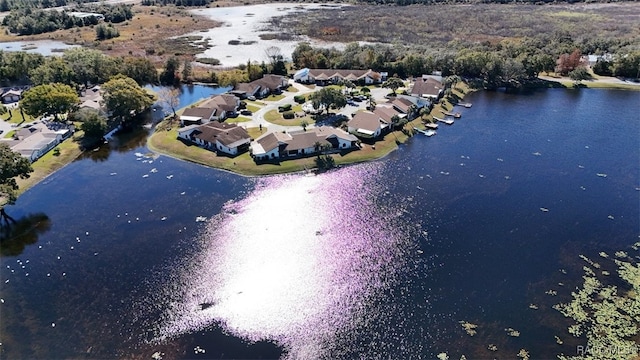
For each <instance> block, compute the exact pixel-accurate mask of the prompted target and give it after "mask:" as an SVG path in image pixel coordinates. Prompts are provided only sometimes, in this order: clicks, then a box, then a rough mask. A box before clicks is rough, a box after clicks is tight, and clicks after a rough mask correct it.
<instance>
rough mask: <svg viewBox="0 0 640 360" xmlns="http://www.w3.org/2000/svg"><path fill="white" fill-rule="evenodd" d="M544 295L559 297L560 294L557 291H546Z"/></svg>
mask: <svg viewBox="0 0 640 360" xmlns="http://www.w3.org/2000/svg"><path fill="white" fill-rule="evenodd" d="M544 293H545V294H547V295H551V296H556V295H558V292H557V291H555V290H547V291H545V292H544Z"/></svg>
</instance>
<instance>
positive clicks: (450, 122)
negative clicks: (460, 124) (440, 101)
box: [433, 116, 453, 125]
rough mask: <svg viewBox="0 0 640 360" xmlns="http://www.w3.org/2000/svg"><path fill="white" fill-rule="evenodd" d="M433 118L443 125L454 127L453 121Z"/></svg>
mask: <svg viewBox="0 0 640 360" xmlns="http://www.w3.org/2000/svg"><path fill="white" fill-rule="evenodd" d="M433 118H434V119H436V121H440V122H443V123H445V124H447V125H452V124H453V119H442V118H439V117H435V116H434V117H433Z"/></svg>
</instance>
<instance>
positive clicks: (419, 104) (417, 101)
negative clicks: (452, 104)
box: [397, 94, 432, 109]
mask: <svg viewBox="0 0 640 360" xmlns="http://www.w3.org/2000/svg"><path fill="white" fill-rule="evenodd" d="M397 98H398V99H404V100H406V101H409V102H411V103H412V104H413V105H415V107H416V109H422V108H423V107H429V106H431V102H432V101H431V99H428V98H424V97H420V96H411V95H402V94H398V95H397Z"/></svg>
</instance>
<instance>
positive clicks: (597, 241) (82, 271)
mask: <svg viewBox="0 0 640 360" xmlns="http://www.w3.org/2000/svg"><path fill="white" fill-rule="evenodd" d="M467 100H468V101H470V102H472V103H473V107H472V108H470V109H464V108H461V109H459V110H458V111H460V112H462V113H463V115H462V118H461V119H460V120H456V123H455V124H454V125H452V126H446V125H444V124H443V125H441V126H440V128H439V129H438V134H437V135H436V136H434V137H431V138H427V137H424V136H416V137H414V138H412V139H411V140H410V141H409V142H408V143H407V144H405V145H401V146H400V149H399V150H398V151H395V152H394V153H392V154H391V155H389V156H388V157H386V158H385V159H383V160H380V161H375V162H370V163H366V164H359V165H353V166H346V167H343V168H341V169H337V170H335V171H331V172H328V173H325V174H322V175H318V176H305V175H302V174H292V175H279V176H270V177H261V178H245V177H241V176H237V175H233V174H230V173H226V172H223V171H218V170H215V169H208V168H205V167H201V166H198V165H194V164H191V163H187V162H183V161H178V160H175V159H172V158H168V157H164V156H153V155H152V154H150V153H149V151H148V150H147V149H146V147H144V145H143V144H144V140H145V136H146V134H145V133H144V132H139V133H133V134H129V135H128V137H126V138H125V137H123V138H122V139H121V143H117V142H115V143H114V144H113V145H112V146H113V148H112V150H111V152H110V153H108V154H106V156H97V154H98V153H96V156H91V154H89V155H88V156H87V157H85V158H84V159H80V160H78V161H76V162H74V163H72V164H70V165H68V166H67V167H65V168H63V169H62V170H60V171H59V172H57V173H56V174H54V175H53V176H51V177H49V178H47V179H46V180H45V181H44V182H42V183H41V184H39V185H38V186H36V187H34V188H32V189H31V190H29V191H27V192H26V193H25V194H24V195H23V196H21V197H20V198H19V200H18V202H17V204H16V205H15V206H11V207H8V208H7V212H8V213H9V214H10V215H11V216H13V217H14V218H16V220H18V221H21V224H23V228H24V229H27V230H28V229H31V230H32V231H22V232H20V233H19V234H14V235H13V236H12V237H11V240H5V241H3V242H2V257H1V258H0V259H1V260H2V266H1V267H0V280H1V282H0V286H1V287H0V298H2V300H3V301H2V302H1V303H0V310H1V311H2V321H1V322H0V342H1V343H2V345H1V346H0V355H1V356H2V357H3V358H12V359H13V358H30V359H31V358H42V359H45V358H85V357H86V358H149V357H151V355H152V354H154V353H155V352H156V351H159V352H162V353H164V354H165V358H184V359H187V358H189V359H191V358H203V359H205V358H263V359H264V358H278V357H280V356H283V357H285V358H304V359H307V358H308V359H316V358H331V359H353V358H365V359H370V358H384V359H386V358H392V359H409V358H427V359H432V358H435V357H436V355H437V354H438V353H440V352H447V353H448V354H449V356H450V358H452V359H459V358H460V356H461V355H462V354H464V355H466V357H467V358H474V359H475V358H493V357H496V356H498V357H501V358H502V357H505V358H515V354H517V352H518V351H519V350H520V349H521V348H525V349H527V350H528V351H529V352H530V354H531V356H532V358H555V355H556V354H558V353H561V352H564V353H565V354H567V355H573V354H575V347H576V345H579V344H583V343H584V341H583V340H579V339H573V338H572V337H570V336H569V335H568V333H567V332H566V326H567V324H568V323H567V322H566V321H565V320H564V318H563V317H562V315H561V314H559V313H558V312H556V311H555V310H552V309H551V306H552V305H553V304H556V303H559V302H566V301H567V300H568V299H569V298H570V292H571V291H572V290H573V289H574V288H575V286H577V285H579V284H580V283H581V280H582V279H581V275H582V272H583V270H582V267H583V265H585V263H584V262H583V261H582V260H580V258H579V257H578V255H580V254H584V255H585V256H587V257H589V258H591V259H594V261H596V260H597V261H598V262H600V263H601V265H602V269H603V270H608V271H611V274H612V275H611V277H614V274H615V271H614V267H613V266H612V261H610V260H607V259H602V258H600V257H599V256H598V253H599V252H600V251H605V252H607V253H609V254H612V253H613V252H614V251H617V250H624V251H627V252H629V254H630V255H631V256H633V255H634V253H633V250H631V249H630V248H629V246H630V245H631V244H633V243H634V242H636V241H638V235H639V232H640V201H639V200H640V192H639V191H638V189H639V188H640V146H639V138H638V134H639V133H640V121H638V120H639V119H638V114H637V104H639V103H640V93H639V92H630V91H629V92H626V91H614V90H590V89H581V90H560V89H550V90H540V91H535V92H531V93H526V94H509V93H505V92H479V93H475V94H473V95H471V96H469V97H468V98H467ZM598 174H600V175H598ZM605 175H606V176H605ZM542 208H544V209H546V210H548V211H542V210H541V209H542ZM43 216H44V218H43ZM198 217H204V218H206V220H205V221H201V220H204V219H203V218H198ZM45 218H46V220H44V219H45ZM196 220H199V221H196ZM636 255H637V254H636ZM549 290H553V291H556V292H557V295H556V296H552V295H548V294H546V293H545V292H548V291H549ZM530 304H535V305H536V306H537V307H538V310H533V309H530V308H529V306H530ZM459 321H469V322H471V323H474V324H478V329H477V331H478V333H477V335H475V336H474V337H470V336H468V335H466V334H465V332H464V330H463V329H462V327H461V325H460V323H459ZM507 328H513V329H515V330H517V331H519V332H520V333H521V335H520V336H519V337H517V338H516V337H509V336H507V334H506V332H505V329H507ZM556 335H557V336H559V337H560V338H562V339H563V340H564V345H558V344H556V341H555V339H554V336H556ZM489 344H495V345H496V346H497V348H498V352H496V353H494V352H491V351H489V350H488V349H487V346H488V345H489ZM202 350H204V351H205V353H202Z"/></svg>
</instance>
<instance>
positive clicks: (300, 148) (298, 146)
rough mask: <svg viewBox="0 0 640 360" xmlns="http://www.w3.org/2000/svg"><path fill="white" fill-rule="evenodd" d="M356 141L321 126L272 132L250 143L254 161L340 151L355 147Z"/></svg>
mask: <svg viewBox="0 0 640 360" xmlns="http://www.w3.org/2000/svg"><path fill="white" fill-rule="evenodd" d="M357 141H358V139H357V138H356V137H355V136H353V135H351V134H349V133H347V132H345V131H343V130H341V129H337V128H333V127H330V126H321V127H317V128H312V129H308V130H307V131H304V130H299V131H292V132H290V133H280V132H272V133H267V134H265V135H262V136H261V137H259V138H258V139H256V140H255V141H253V142H252V143H251V155H252V156H253V157H254V159H256V160H268V159H278V158H286V157H297V156H308V155H313V154H317V153H318V152H320V151H334V152H335V151H341V150H348V149H351V148H353V147H355V146H356V143H357Z"/></svg>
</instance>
